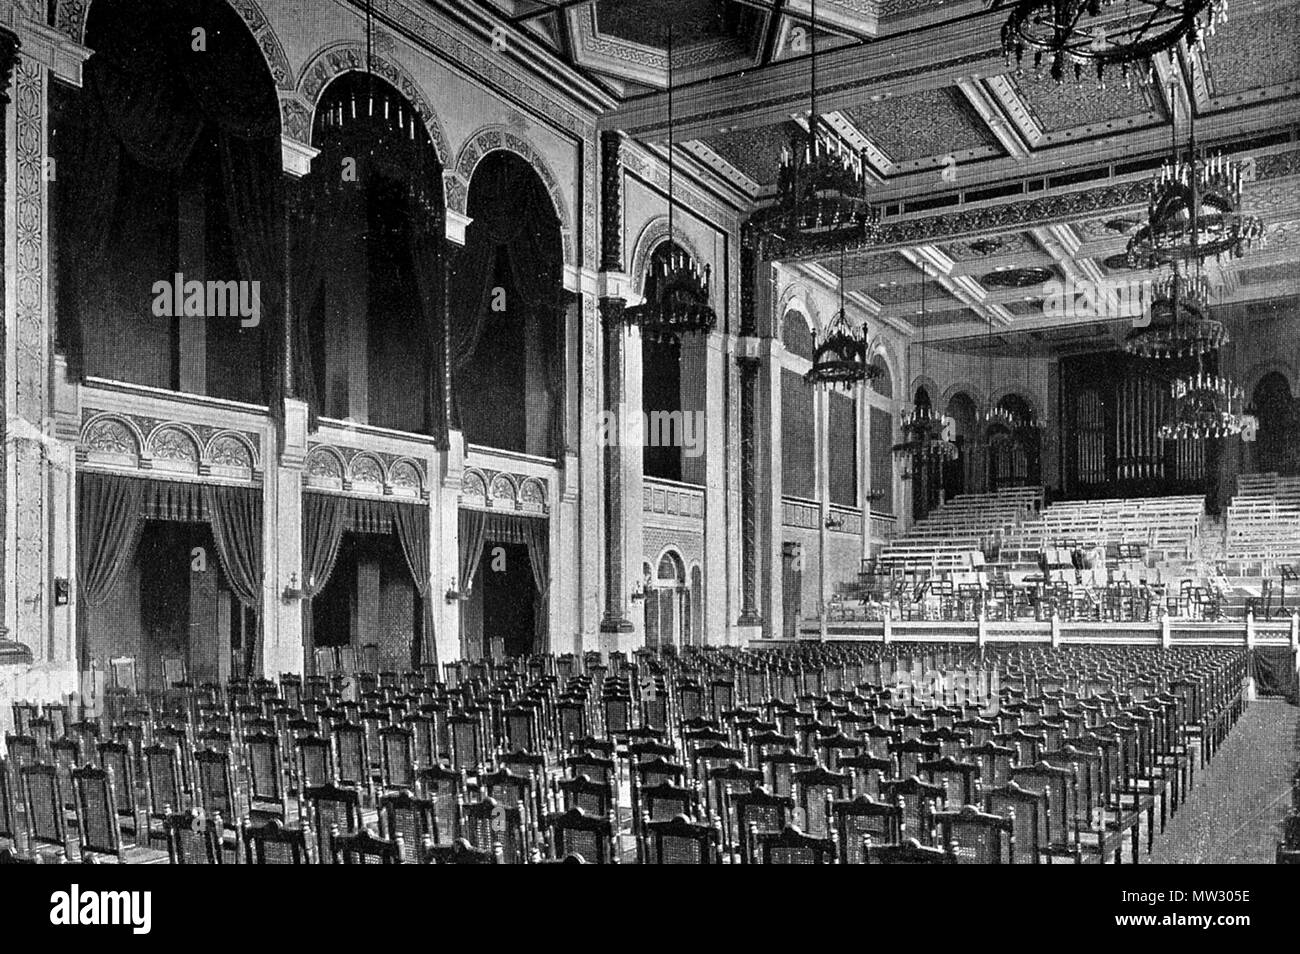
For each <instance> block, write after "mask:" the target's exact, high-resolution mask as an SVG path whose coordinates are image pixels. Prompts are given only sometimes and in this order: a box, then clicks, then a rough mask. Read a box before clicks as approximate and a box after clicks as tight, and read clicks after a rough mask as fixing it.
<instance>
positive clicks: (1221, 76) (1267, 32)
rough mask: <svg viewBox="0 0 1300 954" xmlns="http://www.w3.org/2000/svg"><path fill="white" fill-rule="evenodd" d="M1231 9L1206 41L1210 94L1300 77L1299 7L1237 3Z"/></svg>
mask: <svg viewBox="0 0 1300 954" xmlns="http://www.w3.org/2000/svg"><path fill="white" fill-rule="evenodd" d="M1229 13H1230V15H1229V16H1228V19H1227V21H1226V22H1225V23H1223V24H1222V25H1221V26H1219V27H1218V29H1217V30H1216V31H1215V33H1214V36H1212V37H1209V38H1208V40H1207V42H1206V47H1205V59H1206V60H1207V61H1208V63H1207V65H1208V67H1209V74H1210V75H1209V86H1210V94H1211V96H1213V97H1215V98H1217V99H1224V98H1227V97H1230V96H1231V95H1232V94H1234V93H1241V92H1245V91H1246V90H1253V89H1263V88H1266V87H1270V86H1276V85H1278V84H1282V83H1288V82H1295V81H1298V80H1300V8H1298V7H1294V6H1286V5H1283V4H1278V3H1258V2H1257V3H1253V4H1251V3H1234V4H1233V6H1232V7H1231V9H1230V11H1229ZM1216 105H1231V104H1230V103H1220V104H1216Z"/></svg>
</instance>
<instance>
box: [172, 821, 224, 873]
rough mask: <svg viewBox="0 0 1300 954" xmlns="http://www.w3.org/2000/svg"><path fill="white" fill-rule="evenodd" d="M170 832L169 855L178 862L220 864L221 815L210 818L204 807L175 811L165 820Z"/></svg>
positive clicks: (175, 862) (181, 863) (182, 863)
mask: <svg viewBox="0 0 1300 954" xmlns="http://www.w3.org/2000/svg"><path fill="white" fill-rule="evenodd" d="M162 822H163V831H164V832H165V833H166V836H167V855H168V858H169V859H170V860H171V863H172V864H174V865H219V864H221V863H222V858H221V828H222V827H224V826H223V824H222V822H221V819H220V818H209V817H208V816H207V814H206V813H205V812H204V811H203V810H202V809H201V808H191V809H189V810H188V811H183V812H172V813H171V814H168V815H167V816H165V817H164V818H163V820H162Z"/></svg>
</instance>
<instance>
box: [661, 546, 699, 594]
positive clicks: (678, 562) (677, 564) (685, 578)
mask: <svg viewBox="0 0 1300 954" xmlns="http://www.w3.org/2000/svg"><path fill="white" fill-rule="evenodd" d="M664 560H668V561H669V562H670V563H671V564H672V565H673V570H674V571H675V572H676V573H677V574H678V576H677V584H678V585H679V586H690V583H691V579H690V573H689V571H688V570H687V563H686V559H685V557H683V556H682V553H681V551H680V550H679V549H678V548H677V547H675V546H667V547H664V548H663V549H662V550H660V551H659V555H658V556H657V557H655V561H654V570H653V574H654V575H653V577H652V579H653V580H654V581H655V583H656V584H658V582H659V579H660V577H659V567H661V566H662V565H663V562H664Z"/></svg>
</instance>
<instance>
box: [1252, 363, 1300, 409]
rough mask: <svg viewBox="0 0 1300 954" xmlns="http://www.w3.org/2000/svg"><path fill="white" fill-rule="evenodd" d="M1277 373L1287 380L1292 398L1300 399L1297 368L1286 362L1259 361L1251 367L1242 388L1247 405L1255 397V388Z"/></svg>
mask: <svg viewBox="0 0 1300 954" xmlns="http://www.w3.org/2000/svg"><path fill="white" fill-rule="evenodd" d="M1275 371H1276V372H1277V373H1278V374H1280V375H1282V377H1284V378H1286V386H1287V388H1288V389H1289V390H1290V391H1291V397H1292V398H1297V397H1300V391H1297V390H1296V386H1297V383H1298V382H1297V380H1296V373H1295V368H1293V367H1292V366H1291V365H1290V364H1289V363H1288V362H1286V361H1278V360H1276V359H1274V360H1271V361H1259V362H1257V363H1255V364H1253V365H1251V367H1250V370H1249V371H1247V372H1246V383H1245V385H1244V386H1243V387H1242V390H1243V391H1244V392H1245V395H1246V403H1247V404H1249V403H1250V400H1251V398H1252V397H1254V394H1255V388H1257V387H1259V382H1260V381H1263V380H1264V378H1265V377H1267V376H1268V375H1270V374H1272V373H1273V372H1275Z"/></svg>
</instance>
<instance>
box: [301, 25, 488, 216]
mask: <svg viewBox="0 0 1300 954" xmlns="http://www.w3.org/2000/svg"><path fill="white" fill-rule="evenodd" d="M371 61H372V63H373V64H374V72H375V75H376V76H378V77H380V78H381V79H384V80H387V81H388V82H389V83H390V84H391V85H392V86H393V88H394V89H396V90H397V91H398V92H399V93H401V94H402V96H403V98H405V99H406V101H407V102H408V103H410V104H411V108H412V109H414V110H415V113H416V115H417V116H419V117H420V121H421V122H422V123H423V124H424V128H425V131H426V132H428V134H429V139H430V140H431V141H432V142H433V149H434V152H435V153H437V155H438V164H439V165H440V166H442V168H443V170H444V171H445V170H447V169H448V163H450V162H451V147H450V146H449V145H448V144H447V135H446V133H444V132H443V129H442V123H441V122H440V121H439V119H438V114H437V113H435V112H434V111H433V107H432V106H430V105H429V99H428V97H427V96H425V95H424V91H423V90H421V89H420V87H419V85H418V84H417V83H416V82H415V80H414V79H413V78H412V76H411V74H410V73H408V72H407V71H406V70H405V69H403V68H402V67H401V66H400V65H399V64H398V63H396V62H395V61H393V60H391V59H389V58H388V57H386V56H384V55H382V54H380V53H374V54H373V55H372V58H371ZM365 71H366V48H365V46H364V45H362V44H359V43H337V44H334V45H332V46H328V47H326V48H325V49H323V50H321V51H320V52H318V53H316V54H315V55H314V56H313V57H312V58H311V59H310V60H308V61H307V63H306V65H304V66H303V71H302V78H301V79H300V81H299V83H298V95H299V97H300V98H301V100H302V101H303V102H306V103H307V104H308V106H309V109H308V111H307V112H306V113H305V114H304V115H303V116H302V117H301V119H299V118H297V117H295V118H294V119H293V120H292V122H293V123H294V124H295V126H296V125H297V124H298V123H299V122H301V123H302V126H303V128H302V129H301V130H299V129H292V130H291V129H289V128H288V122H289V120H288V119H287V118H286V129H285V132H286V133H287V134H289V135H292V136H293V138H295V139H300V140H301V141H302V142H309V141H310V139H311V128H312V124H313V123H314V122H315V118H316V107H317V105H318V104H319V103H320V100H321V96H322V95H323V94H324V92H325V90H326V89H327V88H328V87H329V85H330V83H332V82H333V81H334V80H335V79H337V78H338V77H339V76H342V75H343V74H344V73H364V72H365ZM288 102H290V101H288V100H286V101H285V103H288ZM285 109H286V110H288V107H287V106H285ZM299 133H303V134H304V135H301V136H300V135H299ZM466 181H468V180H466ZM457 211H459V212H461V213H464V211H465V209H464V203H463V202H462V204H461V207H460V208H459V209H457Z"/></svg>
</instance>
